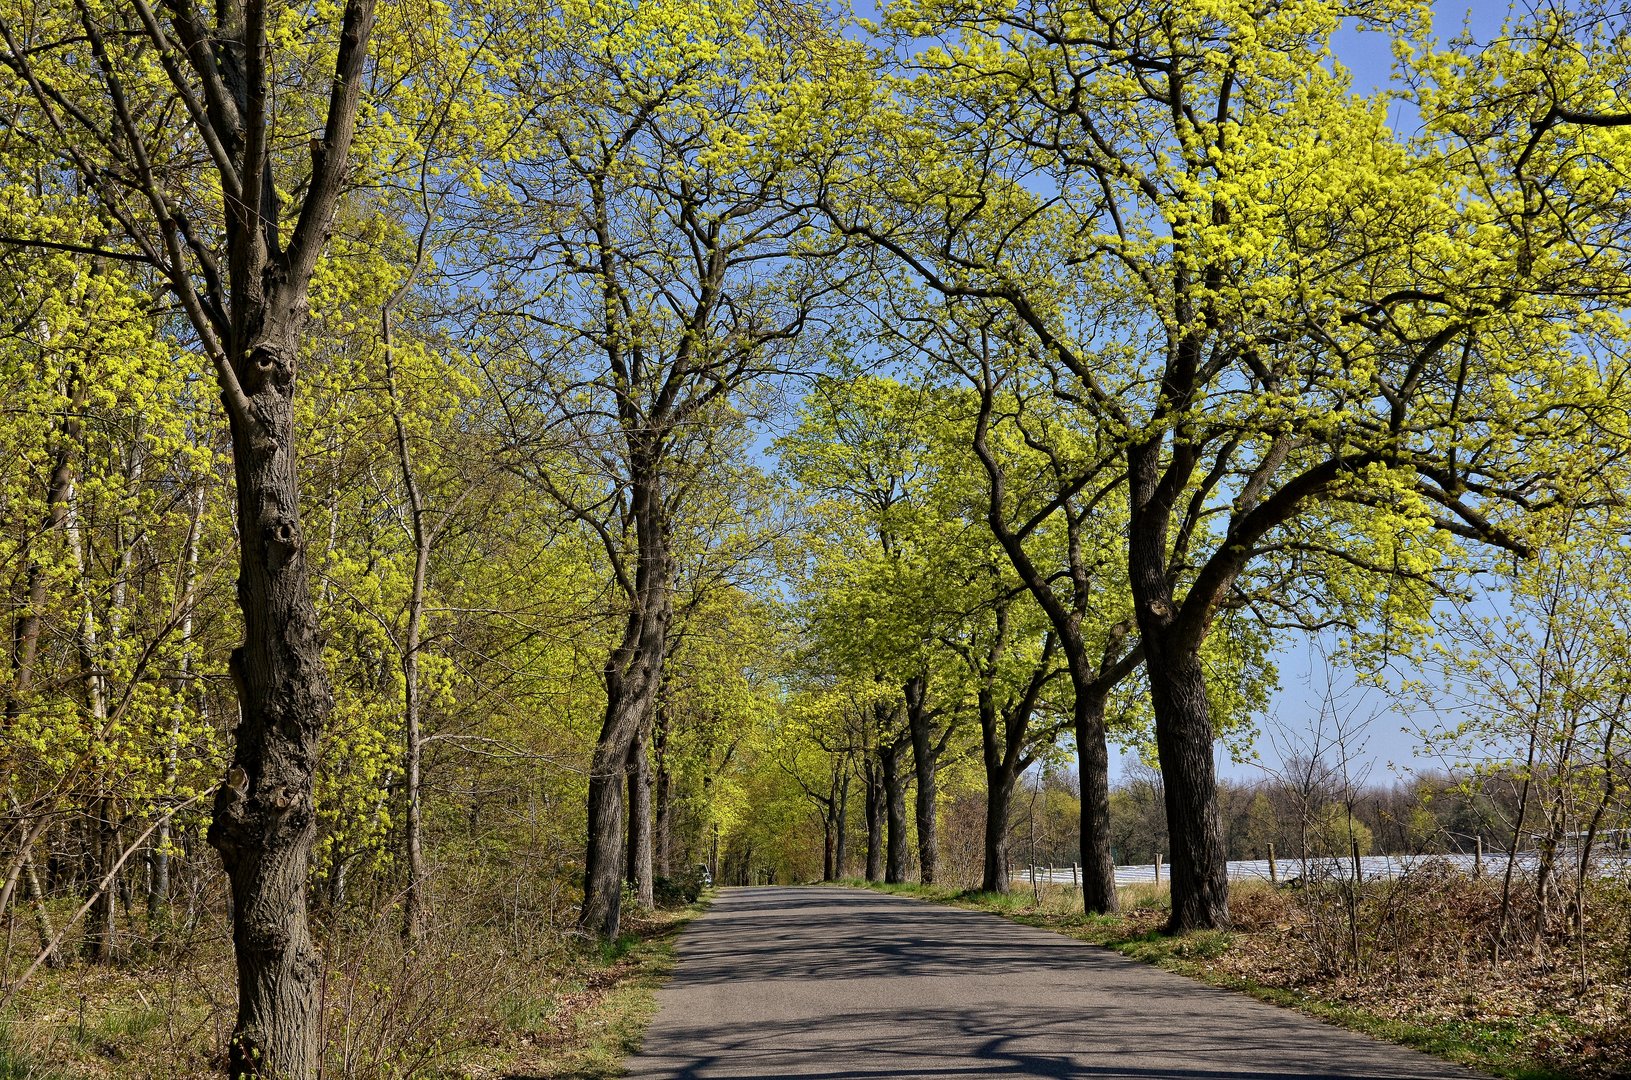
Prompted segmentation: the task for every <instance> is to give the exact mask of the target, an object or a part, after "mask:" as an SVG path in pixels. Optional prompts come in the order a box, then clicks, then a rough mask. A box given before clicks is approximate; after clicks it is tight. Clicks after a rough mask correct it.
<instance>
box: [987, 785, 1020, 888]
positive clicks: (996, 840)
mask: <svg viewBox="0 0 1631 1080" xmlns="http://www.w3.org/2000/svg"><path fill="white" fill-rule="evenodd" d="M985 790H986V797H985V844H984V848H985V872H984V874H983V875H982V876H981V878H980V889H981V890H982V891H984V892H995V893H1005V892H1007V891H1008V884H1009V882H1008V815H1009V811H1010V809H1011V807H1012V805H1013V798H1014V776H1013V774H1012V773H1011V772H1010V771H1008V770H1003V769H999V770H997V771H996V772H995V773H993V771H992V770H991V769H990V768H987V769H986V774H985Z"/></svg>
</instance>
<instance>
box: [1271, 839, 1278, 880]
mask: <svg viewBox="0 0 1631 1080" xmlns="http://www.w3.org/2000/svg"><path fill="white" fill-rule="evenodd" d="M1269 884H1270V885H1278V884H1280V872H1279V870H1278V869H1276V867H1275V865H1274V845H1273V844H1270V845H1269Z"/></svg>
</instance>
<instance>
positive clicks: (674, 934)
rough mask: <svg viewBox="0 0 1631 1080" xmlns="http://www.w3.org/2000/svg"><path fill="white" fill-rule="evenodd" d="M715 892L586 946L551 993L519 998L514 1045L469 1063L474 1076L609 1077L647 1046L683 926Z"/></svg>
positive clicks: (511, 1023) (513, 1016)
mask: <svg viewBox="0 0 1631 1080" xmlns="http://www.w3.org/2000/svg"><path fill="white" fill-rule="evenodd" d="M710 899H711V897H709V896H704V897H703V898H702V899H701V900H699V901H697V902H696V903H694V904H690V905H687V906H686V907H684V908H680V909H676V910H673V911H658V912H654V913H652V914H650V915H644V916H641V917H639V920H638V921H637V922H635V923H633V924H632V926H631V927H630V929H629V931H628V932H626V933H624V934H623V935H622V936H621V937H619V938H618V939H617V940H616V941H615V942H607V943H602V944H600V945H597V946H595V947H594V948H593V951H592V952H590V951H585V953H584V955H583V958H582V959H583V963H582V964H581V965H580V966H579V967H578V968H577V969H576V970H574V971H572V972H570V973H568V974H567V975H566V976H565V977H564V978H563V980H562V982H561V984H560V985H559V986H558V988H557V990H556V992H555V993H554V994H552V995H550V997H549V998H546V999H539V1000H531V1001H518V1002H514V1003H512V1005H513V1007H512V1009H511V1010H510V1012H509V1017H508V1024H507V1026H508V1027H510V1029H511V1032H510V1034H511V1036H512V1038H511V1039H510V1040H506V1041H507V1042H511V1041H513V1043H514V1044H515V1045H514V1046H513V1047H507V1048H499V1049H497V1051H496V1052H495V1053H493V1054H491V1055H489V1056H487V1057H486V1060H481V1059H478V1060H476V1061H474V1062H472V1063H471V1064H470V1065H468V1066H467V1067H466V1069H465V1075H466V1076H469V1077H471V1078H473V1080H475V1078H483V1077H503V1078H504V1080H609V1078H611V1077H617V1076H622V1075H623V1074H624V1071H625V1070H624V1068H623V1060H624V1059H625V1058H626V1057H628V1056H629V1055H630V1054H633V1053H635V1052H636V1051H638V1050H639V1049H640V1043H641V1040H643V1039H644V1037H645V1033H646V1028H647V1027H648V1026H650V1024H651V1019H652V1017H653V1016H655V1015H656V1013H657V1000H656V993H657V988H658V987H660V986H661V985H662V984H663V983H664V982H665V981H666V980H667V978H668V975H669V973H670V972H672V971H673V969H674V960H675V952H674V945H675V942H676V941H678V939H679V936H680V932H681V931H682V930H684V929H685V927H686V926H687V925H689V923H690V922H691V920H692V919H694V918H696V917H697V916H698V915H700V914H701V913H702V912H703V911H704V910H705V909H706V908H707V906H708V902H709V900H710Z"/></svg>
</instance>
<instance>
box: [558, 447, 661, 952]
mask: <svg viewBox="0 0 1631 1080" xmlns="http://www.w3.org/2000/svg"><path fill="white" fill-rule="evenodd" d="M633 457H634V459H635V460H634V464H633V465H632V466H631V474H632V476H633V483H632V485H631V488H632V490H631V496H632V501H633V517H634V523H635V542H636V546H637V561H636V565H635V580H634V581H633V582H632V583H631V584H632V586H633V587H632V594H631V595H630V597H629V600H630V611H629V615H628V619H627V621H626V622H625V624H624V630H623V638H622V641H620V642H619V643H618V646H617V648H616V649H614V650H613V651H612V654H611V656H610V657H609V658H608V660H607V662H606V715H605V720H604V721H603V722H602V724H601V728H600V737H599V739H598V740H597V741H596V743H595V752H594V757H593V759H592V760H591V762H590V768H589V828H588V833H589V836H588V841H589V842H588V852H587V855H586V857H585V859H584V886H583V907H582V909H581V910H580V911H579V913H578V925H579V926H580V927H582V928H583V929H584V930H586V931H588V932H590V933H593V934H597V935H599V936H600V937H602V938H604V939H607V940H610V939H612V938H615V937H616V936H617V934H618V930H619V927H620V926H621V912H620V910H619V908H620V906H621V897H622V884H623V831H624V821H623V815H624V804H623V787H624V773H625V770H626V769H627V768H628V762H629V753H630V748H631V747H632V745H633V744H634V742H635V740H636V739H637V737H638V736H639V733H640V728H641V726H642V725H643V724H644V723H645V720H646V717H647V716H649V715H650V712H651V708H652V705H653V704H654V702H655V700H656V694H657V688H658V686H659V685H660V684H661V682H662V665H663V657H664V655H665V654H666V647H665V646H666V641H667V635H668V623H669V619H670V616H671V605H670V596H669V585H668V583H669V577H670V567H669V556H668V535H667V522H666V521H665V520H664V516H663V502H662V486H661V482H660V479H659V477H658V475H657V461H656V460H655V458H654V457H653V456H651V454H650V452H649V451H648V452H642V453H637V454H635V455H633Z"/></svg>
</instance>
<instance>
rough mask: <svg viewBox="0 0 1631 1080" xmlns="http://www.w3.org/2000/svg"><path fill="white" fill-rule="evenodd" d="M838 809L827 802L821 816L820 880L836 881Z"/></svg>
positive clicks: (835, 805)
mask: <svg viewBox="0 0 1631 1080" xmlns="http://www.w3.org/2000/svg"><path fill="white" fill-rule="evenodd" d="M837 819H838V807H837V804H836V803H833V802H829V803H828V804H827V805H826V807H825V808H824V809H823V811H822V814H821V880H822V881H837V880H838V871H837V865H838V828H837Z"/></svg>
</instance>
